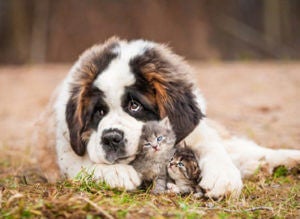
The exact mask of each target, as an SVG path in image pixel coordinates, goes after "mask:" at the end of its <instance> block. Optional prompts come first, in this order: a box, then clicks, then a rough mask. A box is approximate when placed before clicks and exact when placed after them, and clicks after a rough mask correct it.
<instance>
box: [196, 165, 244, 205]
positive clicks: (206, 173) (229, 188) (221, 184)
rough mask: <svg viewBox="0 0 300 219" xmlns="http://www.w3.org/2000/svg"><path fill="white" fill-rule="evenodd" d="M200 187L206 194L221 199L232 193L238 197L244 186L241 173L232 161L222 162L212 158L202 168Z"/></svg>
mask: <svg viewBox="0 0 300 219" xmlns="http://www.w3.org/2000/svg"><path fill="white" fill-rule="evenodd" d="M199 185H200V187H201V188H202V189H203V190H204V191H205V196H206V197H209V198H213V199H220V198H223V197H224V196H227V195H231V197H237V196H238V195H239V194H240V192H241V190H242V187H243V183H242V179H241V174H240V172H239V170H238V169H237V168H236V167H235V166H234V165H233V163H232V162H220V160H219V161H217V160H214V159H212V162H209V160H206V163H205V165H203V169H202V180H201V182H200V184H199Z"/></svg>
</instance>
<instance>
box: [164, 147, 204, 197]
mask: <svg viewBox="0 0 300 219" xmlns="http://www.w3.org/2000/svg"><path fill="white" fill-rule="evenodd" d="M167 171H168V174H169V177H170V178H171V179H172V180H173V181H174V183H168V184H167V187H168V190H169V191H171V192H175V193H180V194H187V193H194V194H196V196H198V197H201V196H202V195H203V193H202V190H201V187H200V186H199V182H200V180H201V176H200V174H201V171H200V168H199V165H198V161H197V158H196V156H195V154H194V152H193V151H192V150H191V149H190V148H188V147H187V146H186V145H185V146H184V147H182V146H180V147H178V148H177V149H176V151H175V153H174V155H173V157H172V158H171V160H170V162H169V164H168V168H167Z"/></svg>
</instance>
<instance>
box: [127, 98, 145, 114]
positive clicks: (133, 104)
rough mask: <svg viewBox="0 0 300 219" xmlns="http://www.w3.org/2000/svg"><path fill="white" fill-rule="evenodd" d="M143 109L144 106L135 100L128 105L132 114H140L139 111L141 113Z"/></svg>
mask: <svg viewBox="0 0 300 219" xmlns="http://www.w3.org/2000/svg"><path fill="white" fill-rule="evenodd" d="M142 108H143V106H142V105H141V104H140V103H139V102H137V101H135V100H131V101H130V102H129V103H128V110H129V111H130V112H132V113H136V112H139V111H141V109H142Z"/></svg>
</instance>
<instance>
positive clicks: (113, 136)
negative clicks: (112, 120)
mask: <svg viewBox="0 0 300 219" xmlns="http://www.w3.org/2000/svg"><path fill="white" fill-rule="evenodd" d="M101 144H102V147H103V150H104V151H105V153H106V155H105V158H106V159H107V160H108V161H109V162H110V163H115V162H117V160H118V159H120V158H123V157H125V156H126V150H125V139H124V132H123V131H121V130H119V129H106V130H104V131H103V133H102V137H101Z"/></svg>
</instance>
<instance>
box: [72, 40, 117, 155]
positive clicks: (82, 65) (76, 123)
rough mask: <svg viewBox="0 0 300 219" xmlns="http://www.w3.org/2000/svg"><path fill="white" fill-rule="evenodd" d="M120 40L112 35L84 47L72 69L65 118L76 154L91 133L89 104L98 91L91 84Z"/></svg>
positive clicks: (83, 150) (108, 61) (84, 145)
mask: <svg viewBox="0 0 300 219" xmlns="http://www.w3.org/2000/svg"><path fill="white" fill-rule="evenodd" d="M118 42H119V40H118V39H117V38H111V39H109V40H108V41H107V42H105V43H104V44H103V45H96V46H93V47H92V48H91V49H88V50H87V51H85V52H84V53H83V54H82V55H81V57H80V58H79V60H78V62H77V65H76V66H77V67H76V68H75V69H73V70H74V72H73V75H74V79H73V81H72V84H71V85H70V92H71V97H70V99H69V101H68V103H67V108H66V119H67V124H68V128H69V133H70V142H71V146H72V148H73V150H74V151H75V152H76V153H77V154H78V155H83V154H84V153H85V148H86V142H87V140H88V138H89V136H90V133H91V132H90V131H89V130H88V126H89V122H90V119H91V118H90V117H91V112H90V111H92V110H93V108H92V106H91V104H92V102H95V100H92V97H93V95H95V94H94V93H95V92H97V93H100V91H95V90H94V88H93V82H94V81H95V79H96V78H97V76H98V75H99V74H101V72H102V71H103V70H104V69H105V68H106V67H107V66H108V65H109V63H110V62H111V60H112V59H114V58H115V57H116V56H117V54H115V53H114V52H113V48H115V47H117V46H118ZM94 104H95V103H94Z"/></svg>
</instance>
